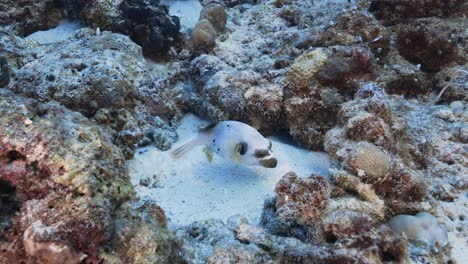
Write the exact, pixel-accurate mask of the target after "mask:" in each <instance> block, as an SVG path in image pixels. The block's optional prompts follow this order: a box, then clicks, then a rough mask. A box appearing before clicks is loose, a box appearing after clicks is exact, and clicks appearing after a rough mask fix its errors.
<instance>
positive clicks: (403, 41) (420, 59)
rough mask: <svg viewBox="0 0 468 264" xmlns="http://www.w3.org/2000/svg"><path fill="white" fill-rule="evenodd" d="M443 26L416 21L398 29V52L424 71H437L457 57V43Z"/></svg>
mask: <svg viewBox="0 0 468 264" xmlns="http://www.w3.org/2000/svg"><path fill="white" fill-rule="evenodd" d="M450 35H451V32H450V30H449V28H447V27H445V26H444V25H438V24H433V23H425V22H424V21H417V22H414V23H412V24H410V25H403V26H401V27H400V29H399V32H398V37H397V45H398V51H399V52H400V54H401V55H402V56H403V57H405V58H406V59H407V60H408V61H410V62H412V63H414V64H421V68H422V69H423V70H425V71H438V70H440V69H441V68H442V67H443V66H445V65H447V64H449V63H450V62H452V61H454V60H455V59H456V57H457V53H458V51H457V49H458V47H457V43H456V42H455V41H453V40H451V39H450Z"/></svg>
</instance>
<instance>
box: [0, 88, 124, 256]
mask: <svg viewBox="0 0 468 264" xmlns="http://www.w3.org/2000/svg"><path fill="white" fill-rule="evenodd" d="M0 93H1V96H0V98H1V100H0V122H1V123H2V124H3V126H2V127H1V128H0V138H1V140H0V180H1V181H7V182H9V183H10V184H11V185H12V186H13V187H15V189H16V196H17V197H18V199H20V200H21V202H22V205H21V209H20V211H19V213H18V214H17V215H16V217H15V218H16V219H15V221H13V226H12V228H11V229H10V231H7V236H6V237H7V241H8V242H10V243H12V245H16V246H20V245H18V244H15V243H19V242H22V241H23V239H22V238H21V239H20V238H19V236H22V235H23V233H24V232H25V231H26V230H27V229H28V228H29V227H30V226H31V225H33V224H34V223H37V224H40V226H41V228H38V229H34V228H32V229H30V230H31V233H30V234H31V236H32V237H33V241H31V243H30V244H31V247H32V248H34V245H35V244H34V243H36V242H41V243H46V244H41V245H37V246H38V247H42V246H47V243H49V242H53V243H57V245H58V246H59V247H61V248H62V249H63V250H64V252H68V253H66V254H65V253H64V254H65V255H67V254H68V255H69V256H70V257H71V258H75V257H76V258H79V259H81V255H80V254H81V253H84V254H86V255H88V257H91V258H92V257H96V256H97V253H98V250H99V249H100V247H101V246H102V245H103V244H104V243H106V242H108V241H109V239H110V238H111V236H112V233H113V228H112V223H113V220H112V218H111V217H110V215H111V212H112V211H113V210H114V209H115V208H116V207H117V206H118V205H120V204H121V203H123V202H124V201H126V200H128V199H130V198H131V197H132V195H133V188H132V186H131V183H130V181H129V178H128V172H127V168H126V163H125V159H124V157H123V154H122V152H121V151H120V150H119V149H118V148H117V147H116V146H115V145H113V144H112V143H111V142H110V141H109V137H108V136H106V134H105V132H104V131H102V130H101V129H100V128H99V127H98V126H97V125H96V124H95V123H93V122H90V121H89V120H88V119H86V118H85V117H83V116H82V115H81V114H79V113H76V112H72V111H70V110H67V109H66V108H64V107H63V106H60V105H58V104H57V103H55V102H51V103H48V104H44V105H42V104H40V103H39V102H37V101H36V100H33V99H25V98H22V97H19V96H15V95H13V94H12V93H11V92H8V91H5V90H1V91H0ZM13 230H14V232H13ZM41 230H42V231H41ZM43 230H46V231H45V232H43ZM26 237H29V235H26ZM28 241H29V240H28ZM61 245H66V246H67V247H69V248H66V247H65V248H64V247H62V246H61ZM16 246H12V247H9V250H8V252H9V253H8V254H10V256H11V257H12V258H13V259H25V258H26V256H24V255H23V253H22V252H23V251H15V247H16ZM73 252H81V253H79V254H78V253H76V254H78V255H74V254H75V253H73ZM8 254H7V255H8ZM28 254H30V255H31V256H32V257H34V258H36V257H39V255H37V254H36V253H34V250H31V251H30V252H29V253H28ZM38 254H39V253H38Z"/></svg>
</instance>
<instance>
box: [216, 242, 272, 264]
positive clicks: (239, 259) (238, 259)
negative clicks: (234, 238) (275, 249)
mask: <svg viewBox="0 0 468 264" xmlns="http://www.w3.org/2000/svg"><path fill="white" fill-rule="evenodd" d="M270 261H271V258H270V257H269V256H268V255H267V254H265V253H264V252H252V251H251V250H249V249H248V248H246V247H245V246H236V247H229V248H218V249H217V250H216V251H215V253H214V254H213V255H211V256H210V258H209V259H208V262H207V263H208V264H225V263H229V264H236V263H258V264H261V263H268V262H270Z"/></svg>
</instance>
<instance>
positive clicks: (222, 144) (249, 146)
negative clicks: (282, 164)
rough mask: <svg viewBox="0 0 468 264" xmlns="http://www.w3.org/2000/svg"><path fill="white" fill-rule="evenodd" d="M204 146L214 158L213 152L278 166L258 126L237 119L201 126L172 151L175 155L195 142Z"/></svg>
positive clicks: (182, 152)
mask: <svg viewBox="0 0 468 264" xmlns="http://www.w3.org/2000/svg"><path fill="white" fill-rule="evenodd" d="M200 145H202V146H205V148H204V150H203V151H204V152H205V154H206V156H207V158H208V160H209V161H210V162H211V160H212V158H213V153H216V154H217V155H219V156H221V157H223V158H224V159H227V160H233V161H236V162H238V163H241V164H244V165H249V166H263V167H266V168H275V167H276V165H277V163H278V161H277V159H276V158H275V157H274V156H273V154H272V152H271V148H272V143H271V141H269V140H268V139H266V138H264V137H263V136H262V135H261V134H260V133H259V132H258V131H257V130H256V129H255V128H253V127H251V126H249V125H247V124H244V123H242V122H238V121H222V122H219V123H218V124H216V125H214V124H213V125H208V126H206V127H204V128H201V129H200V132H199V134H198V135H196V136H195V137H193V138H192V139H190V140H189V141H188V142H186V143H184V144H183V145H182V146H180V147H178V148H177V149H175V150H174V151H173V155H174V156H175V157H176V158H179V157H181V156H182V155H184V154H185V153H186V152H188V151H190V150H191V149H192V148H194V147H196V146H200Z"/></svg>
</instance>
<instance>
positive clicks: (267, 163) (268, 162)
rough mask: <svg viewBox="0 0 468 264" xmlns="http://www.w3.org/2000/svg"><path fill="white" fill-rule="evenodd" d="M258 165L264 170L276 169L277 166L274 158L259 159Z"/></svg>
mask: <svg viewBox="0 0 468 264" xmlns="http://www.w3.org/2000/svg"><path fill="white" fill-rule="evenodd" d="M259 162H260V165H262V166H263V167H265V168H276V165H278V160H277V159H276V158H273V157H271V158H267V159H261V160H260V161H259Z"/></svg>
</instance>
